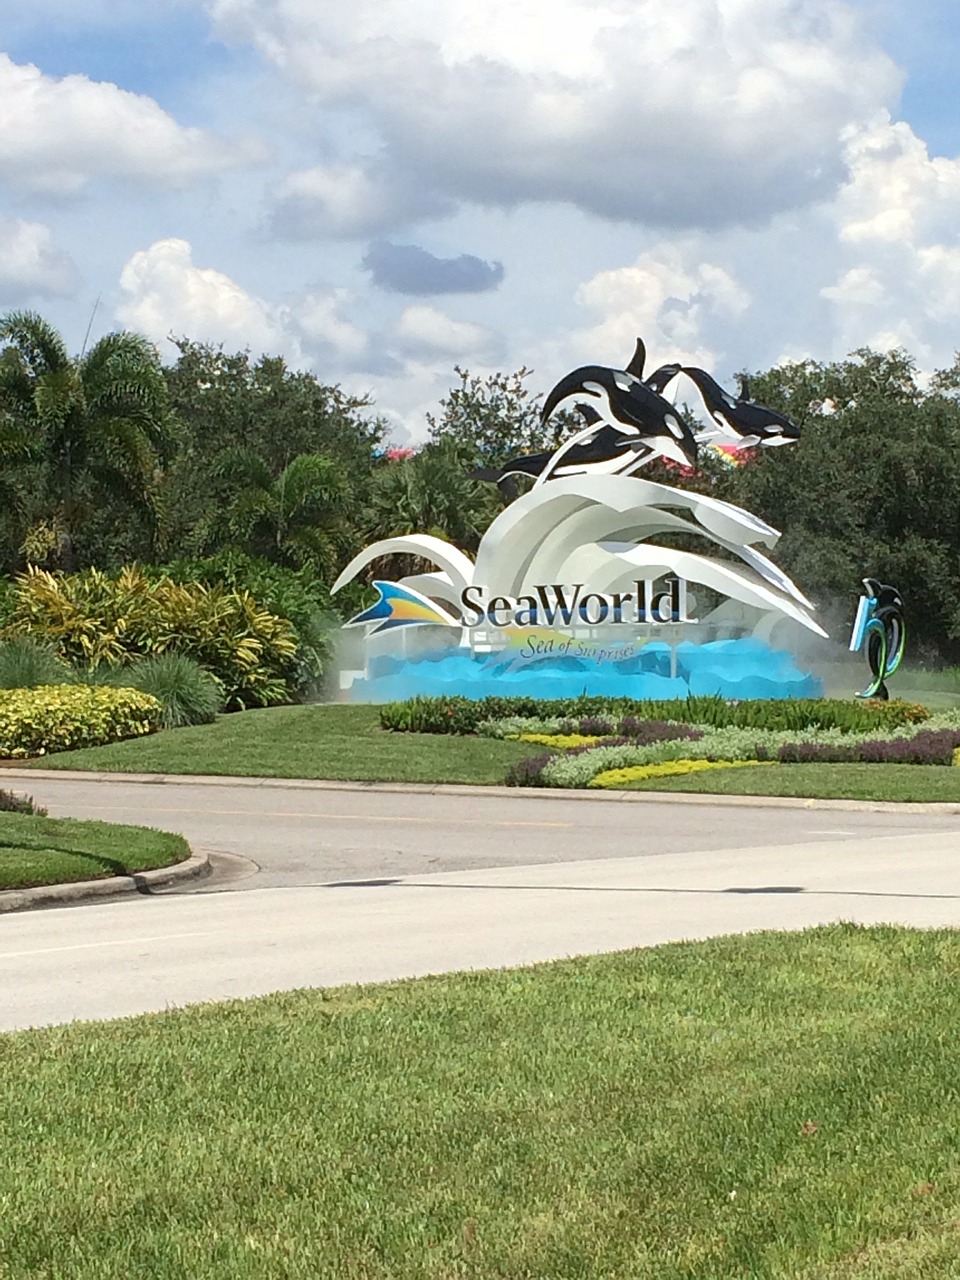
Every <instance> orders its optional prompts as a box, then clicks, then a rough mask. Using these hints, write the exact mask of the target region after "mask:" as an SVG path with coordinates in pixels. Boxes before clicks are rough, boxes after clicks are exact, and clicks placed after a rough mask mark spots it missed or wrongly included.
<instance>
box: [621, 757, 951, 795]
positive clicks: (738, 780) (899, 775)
mask: <svg viewBox="0 0 960 1280" xmlns="http://www.w3.org/2000/svg"><path fill="white" fill-rule="evenodd" d="M624 790H628V791H698V792H702V793H706V794H708V795H726V796H810V797H813V796H819V797H821V798H822V799H829V800H897V801H911V802H918V803H927V802H929V801H931V800H942V801H955V802H956V803H957V804H960V769H952V768H948V767H947V766H946V765H924V764H785V765H780V766H778V767H777V768H774V769H771V768H770V767H769V766H761V767H760V768H757V769H750V768H745V769H729V770H727V769H711V770H704V772H703V773H689V774H687V775H686V776H680V777H676V778H647V779H645V780H644V781H642V782H631V783H629V784H628V786H627V787H625V788H624Z"/></svg>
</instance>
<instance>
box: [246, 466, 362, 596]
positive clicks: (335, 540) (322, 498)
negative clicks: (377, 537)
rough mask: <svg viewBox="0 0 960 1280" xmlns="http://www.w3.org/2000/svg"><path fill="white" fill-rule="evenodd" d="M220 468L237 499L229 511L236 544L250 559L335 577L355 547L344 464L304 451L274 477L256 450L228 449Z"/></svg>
mask: <svg viewBox="0 0 960 1280" xmlns="http://www.w3.org/2000/svg"><path fill="white" fill-rule="evenodd" d="M220 467H221V470H222V471H223V472H224V474H225V475H226V476H227V477H228V478H229V481H230V485H231V489H232V491H233V499H232V501H231V504H230V506H229V508H228V510H227V526H228V529H229V534H230V538H231V541H232V542H234V543H236V544H238V545H239V547H240V548H241V549H242V550H243V551H245V552H246V553H247V554H248V555H253V556H263V557H265V558H266V559H268V560H272V561H273V562H274V563H275V564H287V565H293V566H297V567H301V566H304V565H309V566H311V567H312V568H314V569H315V570H316V571H317V572H318V573H319V575H320V576H321V578H323V579H325V580H327V581H329V580H331V579H332V578H334V577H336V575H337V573H338V571H339V570H340V568H342V566H343V563H344V562H345V560H347V559H348V558H349V555H350V553H351V551H352V550H353V549H354V547H355V544H356V519H357V510H356V501H355V495H354V491H353V489H352V487H351V485H350V482H349V480H348V479H347V476H346V473H345V471H344V469H343V467H342V466H341V464H340V463H338V462H335V461H333V460H332V459H330V458H325V457H322V456H321V455H320V454H315V453H302V454H300V455H299V457H296V458H294V459H293V461H292V462H291V463H290V464H289V465H288V466H286V467H284V469H283V470H282V471H281V472H280V474H279V476H274V475H273V473H272V471H271V468H270V466H269V465H268V463H267V462H266V460H265V459H264V458H262V457H260V455H259V454H256V453H254V452H253V451H252V450H232V451H225V452H224V454H222V455H221V461H220Z"/></svg>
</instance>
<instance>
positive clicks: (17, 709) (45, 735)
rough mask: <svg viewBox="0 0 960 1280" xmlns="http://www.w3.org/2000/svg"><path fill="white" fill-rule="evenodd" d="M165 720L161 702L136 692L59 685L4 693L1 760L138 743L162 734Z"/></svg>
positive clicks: (0, 698)
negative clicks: (126, 741) (136, 740)
mask: <svg viewBox="0 0 960 1280" xmlns="http://www.w3.org/2000/svg"><path fill="white" fill-rule="evenodd" d="M160 717H161V707H160V703H159V702H158V701H157V699H156V698H152V697H150V695H149V694H147V693H140V692H139V691H138V690H136V689H110V688H104V687H91V686H87V685H74V684H70V685H60V684H56V685H41V686H40V687H39V688H36V689H4V690H0V758H3V759H7V760H22V759H24V758H25V757H27V756H42V755H47V754H49V753H50V752H53V751H69V750H70V749H71V748H72V747H96V746H100V745H101V744H103V743H105V742H117V741H118V740H119V739H121V738H137V737H140V736H142V735H143V734H146V733H153V732H154V731H155V730H156V729H158V728H159V727H160Z"/></svg>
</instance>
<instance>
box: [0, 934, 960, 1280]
mask: <svg viewBox="0 0 960 1280" xmlns="http://www.w3.org/2000/svg"><path fill="white" fill-rule="evenodd" d="M958 976H960V935H958V934H957V933H956V932H951V931H930V932H920V931H910V930H898V929H894V928H887V927H875V928H870V929H861V928H855V927H853V926H834V927H831V928H825V929H819V930H812V931H808V932H806V933H802V934H793V935H782V934H756V935H753V936H750V937H746V938H740V937H736V938H724V939H717V940H714V941H711V942H706V943H697V944H682V945H674V946H667V947H661V948H657V949H655V950H649V951H639V952H629V953H623V954H620V955H614V956H602V957H592V958H589V959H583V960H576V961H566V962H563V963H559V964H553V965H542V966H539V967H536V968H531V969H525V970H512V971H500V972H494V973H488V974H472V975H455V976H450V977H443V978H435V979H427V980H423V981H418V982H407V983H397V984H392V985H388V986H379V987H366V988H346V989H342V990H338V991H328V992H322V991H317V992H295V993H289V994H284V995H279V996H273V997H269V998H267V999H261V1000H256V1001H250V1002H235V1003H231V1004H225V1005H209V1006H201V1007H195V1008H192V1009H187V1010H182V1011H174V1012H169V1013H165V1014H160V1015H154V1016H150V1017H146V1018H137V1019H130V1020H124V1021H119V1022H114V1023H109V1024H102V1025H97V1024H93V1025H85V1026H84V1025H80V1026H78V1025H74V1026H69V1027H58V1028H53V1029H47V1030H42V1031H32V1032H20V1033H16V1034H13V1035H8V1036H4V1037H0V1053H2V1055H3V1071H2V1073H0V1138H2V1143H3V1151H4V1160H3V1161H2V1162H0V1207H2V1213H0V1274H2V1275H3V1277H4V1280H21V1278H23V1280H26V1277H35V1276H46V1277H51V1278H52V1277H68V1276H69V1277H70V1280H129V1278H130V1277H136V1276H145V1277H146V1276H149V1277H151V1280H180V1277H183V1276H190V1277H191V1280H221V1278H222V1280H274V1278H276V1280H281V1278H282V1280H315V1278H316V1277H323V1278H324V1280H361V1278H362V1280H453V1278H454V1277H472V1278H474V1280H480V1278H482V1280H508V1278H509V1280H593V1278H596V1280H606V1278H607V1277H610V1278H618V1280H619V1278H620V1277H623V1280H633V1278H634V1277H636V1278H637V1280H644V1278H645V1277H651V1278H652V1277H656V1280H734V1278H735V1280H783V1277H791V1278H792V1280H881V1278H882V1280H894V1278H899V1280H934V1277H936V1280H943V1277H950V1276H958V1275H960V1225H958V1224H960V1165H958V1160H957V1144H956V1133H957V1127H958V1124H960V1084H958V1081H960V1039H958V1037H956V1036H954V1035H951V1034H950V1032H949V1028H950V1027H955V1026H956V1025H957V1023H958V1021H960V982H958V981H957V979H958Z"/></svg>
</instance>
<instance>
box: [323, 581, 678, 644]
mask: <svg viewBox="0 0 960 1280" xmlns="http://www.w3.org/2000/svg"><path fill="white" fill-rule="evenodd" d="M373 585H374V586H375V587H376V588H377V591H378V593H379V599H378V600H377V602H376V604H374V605H372V606H371V607H370V608H369V609H364V611H363V612H362V613H359V614H357V616H356V617H355V618H351V620H350V621H349V622H348V623H346V624H345V625H346V626H348V627H360V626H363V627H366V626H372V627H373V632H371V634H373V633H375V632H377V631H392V630H395V629H396V628H397V627H412V626H441V627H465V628H467V630H469V631H472V630H475V629H477V628H479V627H493V628H495V629H496V630H498V631H505V630H507V629H509V628H520V629H523V628H530V627H577V626H580V625H583V626H587V627H600V626H605V625H608V624H613V625H622V624H629V625H634V626H635V625H637V624H641V623H667V622H673V623H678V622H696V621H697V619H696V618H691V617H689V616H688V614H687V601H688V596H687V584H686V582H685V580H684V579H683V578H678V577H676V576H673V575H671V576H670V577H667V578H665V579H664V580H663V586H662V588H659V589H658V584H657V580H656V579H651V578H645V579H637V580H636V581H635V582H634V583H633V586H634V588H635V590H634V591H613V592H605V591H587V590H585V584H584V583H582V582H577V583H573V584H571V585H566V584H564V583H553V584H552V585H546V584H535V585H533V586H531V587H530V589H529V591H528V592H525V593H524V594H522V595H491V594H490V592H489V590H488V589H487V587H484V586H480V585H478V584H476V583H474V584H471V585H470V586H466V587H464V588H463V589H462V591H461V592H460V605H461V608H462V613H461V616H460V617H459V618H457V617H455V616H454V615H453V614H452V613H450V612H448V611H447V610H446V609H445V608H444V607H443V606H442V605H440V604H438V603H437V601H435V600H431V599H429V598H428V597H427V596H425V595H423V594H421V593H420V592H419V591H415V590H414V589H412V588H411V587H409V586H402V585H401V584H400V583H398V582H374V584H373Z"/></svg>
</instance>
